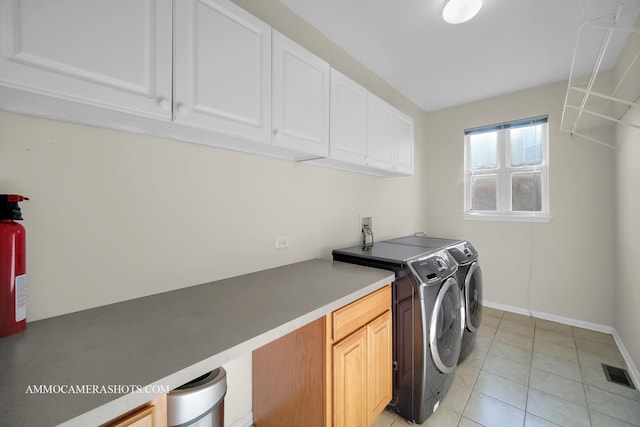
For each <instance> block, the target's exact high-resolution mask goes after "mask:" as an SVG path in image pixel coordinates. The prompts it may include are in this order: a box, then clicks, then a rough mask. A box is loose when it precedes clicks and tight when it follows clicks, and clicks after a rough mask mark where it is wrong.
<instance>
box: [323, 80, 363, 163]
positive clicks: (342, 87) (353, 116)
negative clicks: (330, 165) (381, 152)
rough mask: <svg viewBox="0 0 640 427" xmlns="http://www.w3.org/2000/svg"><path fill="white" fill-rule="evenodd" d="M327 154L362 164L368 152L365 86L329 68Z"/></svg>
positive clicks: (334, 157) (333, 157)
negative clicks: (329, 119) (329, 109)
mask: <svg viewBox="0 0 640 427" xmlns="http://www.w3.org/2000/svg"><path fill="white" fill-rule="evenodd" d="M330 134H331V139H330V144H329V152H330V157H331V158H332V159H337V160H344V161H347V162H350V163H354V164H358V165H363V164H365V158H366V155H367V90H366V89H365V88H364V87H362V86H360V85H359V84H357V83H356V82H354V81H353V80H351V79H350V78H348V77H346V76H344V75H343V74H341V73H340V72H338V71H336V70H335V69H333V68H332V69H331V130H330Z"/></svg>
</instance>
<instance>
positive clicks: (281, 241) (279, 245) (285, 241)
mask: <svg viewBox="0 0 640 427" xmlns="http://www.w3.org/2000/svg"><path fill="white" fill-rule="evenodd" d="M288 247H289V236H278V237H276V240H275V248H276V249H287V248H288Z"/></svg>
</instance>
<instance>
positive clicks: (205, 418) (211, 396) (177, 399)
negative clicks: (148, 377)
mask: <svg viewBox="0 0 640 427" xmlns="http://www.w3.org/2000/svg"><path fill="white" fill-rule="evenodd" d="M226 393H227V373H226V372H225V370H224V369H223V368H218V369H215V370H213V371H211V372H209V373H208V374H204V375H203V376H201V377H198V378H196V379H195V380H193V381H190V382H188V383H186V384H184V385H181V386H180V387H178V388H177V389H175V390H172V391H170V392H169V394H168V395H167V425H168V426H169V427H192V426H194V427H223V426H224V396H225V394H226Z"/></svg>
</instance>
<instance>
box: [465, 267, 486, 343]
mask: <svg viewBox="0 0 640 427" xmlns="http://www.w3.org/2000/svg"><path fill="white" fill-rule="evenodd" d="M464 301H465V309H466V316H465V318H466V323H467V329H469V330H470V331H471V332H476V331H477V330H478V328H479V327H480V321H481V320H482V270H481V269H480V264H478V262H477V261H475V262H473V263H472V264H471V266H470V267H469V271H467V275H466V276H465V279H464Z"/></svg>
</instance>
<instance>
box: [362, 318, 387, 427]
mask: <svg viewBox="0 0 640 427" xmlns="http://www.w3.org/2000/svg"><path fill="white" fill-rule="evenodd" d="M391 334H392V325H391V311H387V312H386V313H385V314H383V315H382V316H380V317H378V318H377V319H376V320H374V321H373V322H371V323H369V324H368V325H367V414H368V424H367V425H371V424H372V423H373V421H374V420H375V419H376V417H377V416H378V415H380V413H382V411H383V410H384V408H385V407H386V406H387V404H388V403H389V402H390V401H391V393H392V375H391V373H392V369H393V366H392V365H393V355H392V351H391V345H392V341H391V339H392V335H391Z"/></svg>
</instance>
